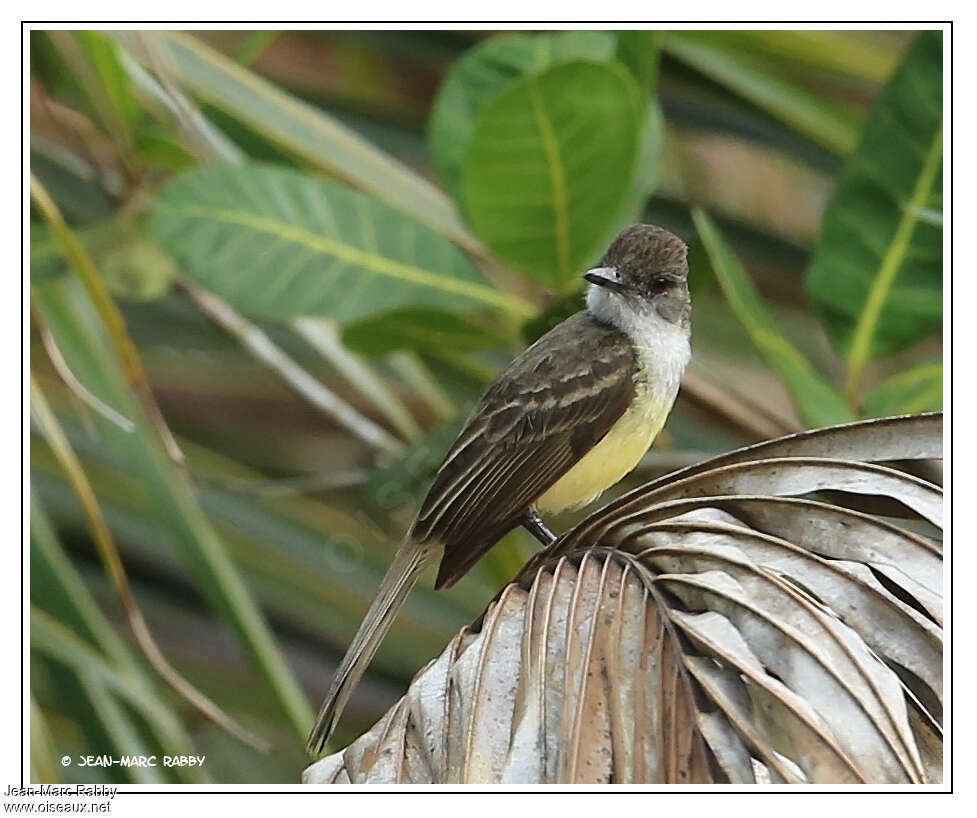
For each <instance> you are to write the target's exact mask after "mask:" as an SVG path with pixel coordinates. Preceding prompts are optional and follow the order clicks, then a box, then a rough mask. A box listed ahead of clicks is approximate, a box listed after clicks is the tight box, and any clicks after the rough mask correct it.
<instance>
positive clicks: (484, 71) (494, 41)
mask: <svg viewBox="0 0 977 818" xmlns="http://www.w3.org/2000/svg"><path fill="white" fill-rule="evenodd" d="M614 48H615V42H614V35H613V34H611V33H610V32H608V31H563V32H558V33H555V34H548V33H542V34H507V35H502V36H498V37H491V38H489V39H488V40H485V41H484V42H482V43H480V44H479V45H477V46H476V47H474V48H472V49H470V50H469V51H467V52H466V53H465V54H464V55H463V56H462V57H461V59H459V60H458V61H457V62H456V63H455V64H454V65H453V66H452V67H451V71H450V72H449V73H448V76H447V77H446V78H445V80H444V82H443V83H442V84H441V88H440V89H439V91H438V97H437V100H436V101H435V104H434V110H433V112H432V113H431V124H430V141H431V159H432V161H433V163H434V166H435V168H436V169H437V171H438V175H439V176H440V177H441V182H442V184H443V185H444V187H445V188H446V189H447V190H448V192H449V193H451V194H452V195H453V196H454V197H455V198H456V199H460V198H461V194H462V182H461V175H462V162H463V160H464V156H465V148H466V147H467V146H468V143H469V142H470V141H471V137H472V134H473V133H474V131H475V121H476V119H477V118H478V115H479V113H481V111H482V109H483V108H484V107H485V106H486V105H488V103H489V102H491V101H492V100H493V99H495V98H496V97H497V96H498V95H499V94H500V93H502V91H503V90H504V89H505V88H506V86H507V85H508V84H509V83H510V82H512V81H514V80H517V79H520V78H521V77H524V76H526V75H527V74H534V73H538V72H540V71H543V70H544V69H546V68H549V67H550V66H551V65H555V64H556V63H559V62H565V61H567V60H573V59H591V60H597V61H603V60H610V59H612V58H613V57H614Z"/></svg>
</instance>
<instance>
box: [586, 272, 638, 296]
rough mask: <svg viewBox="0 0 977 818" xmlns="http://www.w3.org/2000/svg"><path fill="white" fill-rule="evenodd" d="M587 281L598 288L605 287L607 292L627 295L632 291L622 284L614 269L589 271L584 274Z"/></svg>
mask: <svg viewBox="0 0 977 818" xmlns="http://www.w3.org/2000/svg"><path fill="white" fill-rule="evenodd" d="M583 277H584V279H585V280H586V281H589V282H590V283H591V284H593V285H594V286H596V287H603V288H604V289H605V290H610V291H611V292H615V293H627V292H630V291H631V288H630V287H628V286H627V285H626V284H622V283H621V281H620V279H619V278H618V275H617V270H615V269H614V268H613V267H595V268H594V269H593V270H588V271H587V272H586V273H584V274H583Z"/></svg>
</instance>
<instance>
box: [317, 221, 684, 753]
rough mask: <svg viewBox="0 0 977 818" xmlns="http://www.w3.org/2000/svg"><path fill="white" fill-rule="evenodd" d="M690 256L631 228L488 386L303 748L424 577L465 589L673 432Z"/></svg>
mask: <svg viewBox="0 0 977 818" xmlns="http://www.w3.org/2000/svg"><path fill="white" fill-rule="evenodd" d="M688 271H689V268H688V248H687V247H686V245H685V243H684V242H683V241H682V240H681V239H679V238H678V237H677V236H675V235H674V234H672V233H671V232H669V231H668V230H665V229H664V228H661V227H657V226H655V225H651V224H634V225H631V226H629V227H627V228H625V229H624V230H623V231H622V232H621V233H620V234H619V235H618V236H617V238H615V239H614V241H613V242H612V243H611V244H610V246H609V247H608V249H607V252H606V253H605V254H604V256H603V258H602V259H601V261H600V263H599V264H598V265H597V266H596V267H594V268H592V269H589V270H587V271H586V272H585V273H583V278H584V280H585V281H586V282H587V283H588V287H587V292H586V299H585V309H583V310H581V311H579V312H577V313H575V314H574V315H572V316H570V317H569V318H567V319H566V320H565V321H563V322H562V323H560V324H558V325H557V326H556V327H554V328H553V329H551V330H550V331H549V332H548V333H546V334H545V335H543V336H542V337H541V338H540V339H539V340H537V341H536V342H535V343H534V344H532V345H531V346H529V347H528V348H527V349H526V350H525V351H524V352H522V353H521V354H520V355H519V356H517V357H516V358H515V359H514V360H513V361H512V362H511V363H509V364H508V366H506V367H505V368H504V369H503V370H502V371H501V372H500V373H499V375H498V376H497V377H496V379H495V380H494V381H493V383H492V384H491V385H490V386H489V387H488V389H487V390H486V392H485V394H484V395H483V396H482V398H481V400H480V401H479V402H478V404H477V405H476V406H475V409H474V410H473V411H472V413H471V415H470V417H469V418H468V420H467V422H466V423H465V425H464V427H463V428H462V431H461V433H460V434H459V435H458V438H457V440H456V441H455V442H454V444H453V445H452V446H451V448H450V450H449V451H448V453H447V455H446V456H445V458H444V461H443V463H442V464H441V466H440V468H439V469H438V471H437V474H436V476H435V478H434V482H433V484H432V486H431V488H430V490H429V491H428V493H427V496H426V498H425V499H424V502H423V503H422V504H421V507H420V510H419V511H418V513H417V516H416V518H415V519H414V522H413V523H412V525H411V526H410V528H409V530H408V532H407V535H406V536H405V537H404V540H403V542H402V543H401V545H400V547H399V548H398V549H397V552H396V554H395V556H394V559H393V561H392V563H391V566H390V568H389V569H388V571H387V573H386V575H385V576H384V578H383V580H382V582H381V584H380V589H379V591H378V592H377V595H376V597H375V599H374V601H373V603H372V605H371V606H370V609H369V610H368V612H367V614H366V616H365V617H364V619H363V622H362V624H361V625H360V627H359V630H358V631H357V633H356V635H355V637H354V638H353V641H352V643H351V644H350V646H349V648H348V650H347V652H346V655H345V657H344V658H343V660H342V662H341V663H340V666H339V668H338V670H337V672H336V675H335V677H334V678H333V681H332V684H331V687H330V689H329V692H328V694H327V696H326V698H325V700H324V701H323V704H322V707H321V709H320V710H319V714H318V717H317V719H316V723H315V726H314V727H313V729H312V731H311V733H310V735H309V740H308V743H307V749H308V750H309V752H310V753H312V754H316V753H319V752H321V751H322V749H323V747H324V745H325V743H326V741H327V740H328V738H329V736H330V735H331V734H332V732H333V730H334V729H335V727H336V724H337V722H338V720H339V717H340V716H341V714H342V711H343V709H344V707H345V706H346V703H347V701H348V700H349V697H350V695H351V693H352V691H353V688H354V687H355V686H356V684H357V683H358V681H359V679H360V677H361V676H362V675H363V672H364V671H365V670H366V667H367V666H368V665H369V663H370V661H371V660H372V659H373V656H374V654H375V653H376V651H377V649H378V648H379V646H380V643H381V641H382V639H383V637H384V635H385V634H386V632H387V630H388V629H389V627H390V624H391V623H392V621H393V619H394V617H395V615H396V613H397V611H398V610H399V608H400V606H401V605H402V604H403V602H404V600H405V599H406V597H407V594H408V593H409V592H410V590H411V588H412V587H413V586H414V584H415V583H416V582H417V580H418V579H419V577H420V575H421V574H422V572H423V571H424V570H425V568H426V567H427V566H428V565H429V564H431V563H432V562H433V561H434V560H436V559H438V557H440V566H439V569H438V574H437V580H436V582H435V588H447V587H449V586H451V585H452V584H454V583H455V582H456V581H457V580H458V579H460V578H461V577H462V576H463V575H464V574H465V573H466V572H467V571H468V570H469V569H470V568H471V567H472V566H473V565H474V564H475V563H476V562H477V561H478V560H479V559H480V558H481V557H482V556H483V555H484V554H485V553H486V552H488V551H489V549H490V548H491V547H492V546H493V545H494V544H495V543H496V542H498V541H499V540H500V539H501V538H502V537H503V536H505V535H506V534H507V533H508V532H509V531H511V530H512V529H514V528H516V527H518V526H520V525H522V526H524V527H525V528H526V529H527V530H528V531H530V532H531V533H532V534H533V536H535V537H536V538H537V539H538V540H539V541H540V542H541V543H542V544H544V545H547V544H549V543H551V542H553V541H554V540H555V539H556V537H555V535H554V534H553V532H552V531H551V530H550V529H549V528H548V527H547V525H546V523H545V522H544V521H543V519H542V517H541V516H540V513H541V512H545V513H549V512H556V511H561V510H564V509H569V508H579V507H582V506H584V505H587V504H589V503H591V502H593V501H594V500H596V499H597V498H598V497H599V496H600V494H601V493H602V492H603V491H605V490H606V489H607V488H609V487H610V486H613V485H614V484H615V483H617V482H618V481H619V480H621V478H623V477H624V476H625V475H626V474H628V473H629V472H630V471H631V470H632V469H633V468H634V467H635V466H636V465H637V464H638V462H639V461H640V460H641V458H642V457H643V455H644V454H645V452H646V451H647V450H648V448H649V447H650V446H651V444H652V442H653V441H654V439H655V437H656V436H657V435H658V433H659V432H660V431H661V429H662V427H663V426H664V425H665V420H666V418H667V417H668V414H669V412H670V411H671V409H672V405H673V404H674V402H675V398H676V396H677V394H678V391H679V386H680V383H681V380H682V376H683V373H684V372H685V369H686V367H687V365H688V363H689V360H690V358H691V354H692V351H691V317H692V302H691V296H690V294H689V288H688Z"/></svg>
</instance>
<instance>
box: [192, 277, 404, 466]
mask: <svg viewBox="0 0 977 818" xmlns="http://www.w3.org/2000/svg"><path fill="white" fill-rule="evenodd" d="M180 286H182V287H183V289H184V290H185V291H186V293H187V295H189V296H190V298H191V299H192V300H193V302H194V303H195V304H196V305H197V306H198V307H199V308H200V309H201V310H203V312H204V313H206V314H207V315H208V316H209V317H210V318H211V320H213V321H214V322H215V323H217V324H220V326H222V327H223V328H224V329H225V330H227V332H229V333H230V334H231V335H233V336H234V337H235V338H237V339H238V341H240V342H241V344H242V345H243V346H244V347H245V348H247V349H248V350H249V351H250V352H251V354H253V355H254V356H255V357H256V358H257V359H258V360H259V361H261V362H262V363H264V364H265V365H266V366H268V367H270V368H271V369H274V370H275V371H276V372H277V373H278V374H279V375H281V377H282V378H283V379H284V380H285V381H286V382H287V383H288V384H289V386H291V387H292V388H293V389H294V390H295V391H296V392H297V393H298V394H299V395H301V396H302V397H303V398H305V399H306V400H307V401H308V402H309V403H311V404H312V405H313V406H315V407H316V408H317V409H319V410H320V411H321V412H323V413H324V414H325V415H327V416H328V417H329V418H331V419H332V420H334V421H335V422H337V423H338V424H339V425H340V426H342V427H343V428H345V429H348V430H349V431H350V432H352V433H353V434H354V435H356V437H358V438H359V439H360V440H362V441H363V442H364V443H366V444H367V445H369V446H371V447H372V448H374V449H376V450H377V451H380V452H382V453H384V454H396V453H398V452H400V451H402V450H403V448H404V447H403V444H402V443H401V442H400V441H399V440H397V438H395V437H394V436H393V435H391V434H390V433H389V432H388V431H387V430H386V429H384V428H383V427H381V426H378V425H377V424H376V423H374V422H373V421H372V420H370V419H369V418H367V417H364V416H363V415H361V414H360V413H359V412H358V411H356V409H355V408H353V407H352V406H350V404H348V403H347V402H346V401H344V400H343V399H342V398H340V397H339V396H338V395H336V394H335V393H334V392H332V391H331V390H330V389H328V388H327V387H326V386H324V385H323V384H322V383H321V382H320V381H318V380H317V379H316V378H314V377H313V376H312V375H310V374H309V373H308V372H306V371H305V370H304V369H303V368H302V367H300V366H299V365H298V364H297V363H296V362H295V361H294V360H293V359H292V358H290V357H289V356H288V355H287V354H286V353H285V352H284V350H282V349H281V347H279V346H278V345H277V344H275V342H274V341H272V340H271V338H269V337H268V335H267V334H266V333H265V332H264V330H262V329H261V328H260V327H259V326H257V325H256V324H252V323H251V322H250V321H248V319H246V318H245V317H244V316H243V315H240V314H239V313H238V312H236V311H235V310H234V308H233V307H231V305H230V304H228V303H227V302H226V301H224V300H223V299H221V298H218V297H217V296H216V295H214V294H213V293H211V292H208V291H207V290H204V289H202V288H201V287H198V286H197V285H195V284H191V283H190V282H189V281H186V280H185V279H184V280H181V281H180Z"/></svg>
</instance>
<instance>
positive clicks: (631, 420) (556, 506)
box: [536, 396, 674, 511]
mask: <svg viewBox="0 0 977 818" xmlns="http://www.w3.org/2000/svg"><path fill="white" fill-rule="evenodd" d="M672 400H674V396H672ZM672 400H668V402H667V404H666V405H662V402H659V401H655V400H653V399H650V398H648V397H645V398H644V399H641V398H636V399H635V400H634V401H633V403H632V405H631V408H630V409H629V410H628V411H627V412H625V413H624V415H622V416H621V418H620V420H618V422H617V423H615V424H614V426H612V427H611V430H610V431H609V432H608V433H607V434H606V435H605V436H604V437H603V438H602V439H601V441H600V443H598V444H597V445H596V446H594V448H593V449H591V450H590V451H589V452H587V454H585V455H584V456H583V457H582V458H580V460H579V461H577V463H576V465H574V466H573V468H571V469H570V471H568V472H567V473H566V474H564V475H563V477H561V478H560V479H559V480H558V481H557V482H556V483H554V484H553V485H552V486H550V488H549V489H548V490H547V491H546V493H545V494H543V495H542V496H541V497H540V498H539V500H538V501H537V503H536V505H537V507H538V508H539V509H540V510H541V511H559V510H561V509H564V508H571V507H573V506H582V505H586V504H587V503H590V502H592V501H593V500H596V499H597V497H598V496H599V495H600V494H601V492H603V491H604V490H605V489H607V488H610V487H611V486H613V485H614V484H615V483H617V482H618V481H619V480H620V479H621V478H622V477H624V475H626V474H627V473H628V472H630V471H631V470H632V469H633V468H634V467H635V466H637V465H638V461H640V460H641V458H642V457H644V454H645V452H647V451H648V447H649V446H651V444H652V441H654V439H655V436H656V435H657V434H658V433H659V432H660V431H661V428H662V426H664V425H665V419H666V418H667V417H668V412H669V410H670V409H671V408H672Z"/></svg>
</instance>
